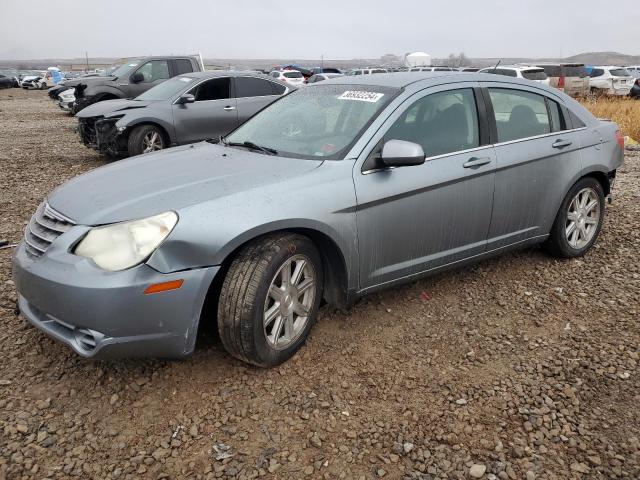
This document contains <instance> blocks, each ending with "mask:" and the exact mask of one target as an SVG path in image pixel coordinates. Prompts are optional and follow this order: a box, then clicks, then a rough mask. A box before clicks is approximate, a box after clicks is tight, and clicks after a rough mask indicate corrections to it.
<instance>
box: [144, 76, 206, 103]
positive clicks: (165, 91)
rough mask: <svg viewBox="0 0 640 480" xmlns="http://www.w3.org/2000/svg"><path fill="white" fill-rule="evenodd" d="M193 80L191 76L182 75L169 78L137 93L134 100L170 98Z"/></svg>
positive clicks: (191, 83)
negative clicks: (139, 93) (141, 92)
mask: <svg viewBox="0 0 640 480" xmlns="http://www.w3.org/2000/svg"><path fill="white" fill-rule="evenodd" d="M194 80H195V78H193V77H183V76H182V75H179V76H177V77H173V78H170V79H169V80H165V81H164V82H162V83H159V84H158V85H156V86H155V87H153V88H150V89H149V90H147V91H146V92H144V93H143V94H141V95H138V96H137V97H136V98H135V100H170V99H172V98H173V97H174V96H176V95H177V94H178V93H180V92H181V91H182V90H184V89H185V88H186V87H188V86H191V85H193V82H194Z"/></svg>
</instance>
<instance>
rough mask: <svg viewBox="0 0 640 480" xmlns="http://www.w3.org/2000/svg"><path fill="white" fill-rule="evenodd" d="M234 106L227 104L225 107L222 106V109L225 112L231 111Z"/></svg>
mask: <svg viewBox="0 0 640 480" xmlns="http://www.w3.org/2000/svg"><path fill="white" fill-rule="evenodd" d="M235 109H236V107H232V106H231V105H227V106H226V107H224V109H223V110H224V111H225V112H231V111H232V110H235Z"/></svg>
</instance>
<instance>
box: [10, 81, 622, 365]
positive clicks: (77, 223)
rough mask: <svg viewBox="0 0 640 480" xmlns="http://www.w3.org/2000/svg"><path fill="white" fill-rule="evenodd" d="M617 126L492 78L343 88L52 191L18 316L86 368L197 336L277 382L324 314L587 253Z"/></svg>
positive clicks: (306, 93)
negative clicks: (522, 261)
mask: <svg viewBox="0 0 640 480" xmlns="http://www.w3.org/2000/svg"><path fill="white" fill-rule="evenodd" d="M622 145H623V144H622V137H621V135H620V132H619V131H618V127H617V126H616V124H614V123H612V122H609V121H602V120H597V119H596V118H594V117H593V116H592V115H591V114H590V113H589V112H588V111H587V110H585V109H584V108H583V107H582V106H580V105H579V104H578V103H576V102H575V101H574V100H572V99H571V98H570V97H568V96H567V95H565V94H564V93H561V92H559V91H557V90H555V89H550V88H548V87H546V86H543V85H535V84H532V83H531V82H526V81H522V80H517V79H511V78H508V77H504V76H497V75H488V74H474V73H470V74H460V73H444V74H438V73H421V74H415V73H395V74H380V75H370V76H367V77H362V76H360V77H342V78H339V79H334V80H327V81H325V82H321V83H320V84H319V85H311V86H309V87H308V88H305V89H300V90H298V91H295V92H293V93H291V94H290V95H287V96H285V97H283V98H282V99H280V100H278V101H277V102H275V103H273V104H272V105H271V106H269V107H268V108H266V109H264V110H263V111H262V112H260V113H258V114H257V115H256V116H254V117H253V118H252V119H250V120H249V121H248V122H246V123H245V124H244V125H242V126H241V127H239V128H238V129H236V130H235V131H234V132H233V133H231V134H230V135H229V136H227V137H226V138H223V139H222V141H221V142H220V143H217V144H215V143H208V142H202V143H199V144H196V145H188V146H183V147H176V148H174V149H171V150H167V151H161V152H157V153H154V154H151V155H143V156H139V157H136V158H133V159H129V160H125V161H123V162H119V163H118V164H114V165H110V166H106V167H102V168H98V169H96V170H93V171H91V172H89V173H87V174H84V175H81V176H79V177H77V178H75V179H73V180H71V181H69V182H67V183H66V184H64V185H63V186H61V187H59V188H58V189H56V190H55V191H54V192H52V193H51V194H50V195H49V196H48V197H47V199H46V200H45V201H44V203H43V204H42V205H41V206H40V207H39V208H38V210H37V211H36V213H35V215H34V216H33V218H32V219H31V221H30V222H29V224H28V227H27V229H26V232H25V238H24V240H23V241H22V243H21V244H20V245H19V247H18V248H17V250H16V252H15V256H14V259H13V268H14V279H15V284H16V287H17V290H18V293H19V296H18V298H19V307H20V310H21V311H22V313H23V315H24V316H25V317H26V318H27V319H28V320H29V321H30V322H31V323H32V324H33V325H35V326H36V327H38V328H40V329H42V330H43V331H45V332H46V333H48V334H49V335H51V336H53V337H55V338H56V339H58V340H60V341H62V342H64V343H66V344H67V345H69V346H70V347H71V348H73V349H74V350H75V351H76V352H78V353H79V354H80V355H83V356H86V357H101V358H102V357H115V356H141V355H142V356H166V357H181V356H185V355H188V354H190V353H191V352H192V351H193V349H194V344H195V339H196V333H197V330H198V327H199V325H201V324H204V323H210V322H215V323H216V324H217V327H218V329H219V332H220V337H221V339H222V343H223V345H224V346H225V347H226V349H227V350H228V351H229V353H230V354H232V355H233V356H235V357H237V358H239V359H242V360H244V361H247V362H250V363H253V364H256V365H261V366H270V365H276V364H278V363H281V362H283V361H284V360H286V359H287V358H289V357H290V356H291V355H293V354H294V352H296V350H298V348H300V346H301V345H302V344H303V343H304V341H305V339H306V337H307V335H308V333H309V330H310V329H311V327H312V325H313V323H314V320H315V318H316V315H317V311H318V307H319V305H320V303H321V302H322V301H323V300H324V301H326V302H327V303H329V304H332V305H337V306H341V307H345V306H349V305H350V304H352V303H353V301H354V300H355V299H356V298H358V297H359V296H361V295H363V294H366V293H369V292H372V291H374V290H378V289H382V288H386V287H389V286H391V285H395V284H398V283H401V282H407V281H411V280H414V279H416V278H418V277H421V276H424V275H427V274H431V273H434V272H438V271H441V270H443V269H446V268H450V267H456V266H460V265H464V264H467V263H470V262H475V261H478V260H480V259H483V258H486V257H488V256H491V255H496V254H499V253H502V252H505V251H508V250H511V249H514V248H520V247H524V246H526V245H531V244H534V243H540V242H544V245H545V247H546V249H547V250H548V251H549V252H551V253H553V254H555V255H558V256H561V257H576V256H580V255H583V254H584V253H585V252H586V251H587V250H589V249H590V248H591V246H592V245H593V244H594V242H595V241H596V238H597V237H598V233H599V231H600V228H601V226H602V222H603V218H604V210H605V197H607V196H608V195H609V194H610V192H611V188H612V185H613V180H614V177H615V173H616V169H617V168H618V167H619V166H620V165H621V164H622V161H623V152H622Z"/></svg>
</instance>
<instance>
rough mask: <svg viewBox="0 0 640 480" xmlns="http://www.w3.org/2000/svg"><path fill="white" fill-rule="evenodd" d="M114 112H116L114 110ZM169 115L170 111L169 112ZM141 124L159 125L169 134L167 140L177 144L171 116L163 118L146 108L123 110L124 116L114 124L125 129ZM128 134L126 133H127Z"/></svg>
mask: <svg viewBox="0 0 640 480" xmlns="http://www.w3.org/2000/svg"><path fill="white" fill-rule="evenodd" d="M115 113H116V114H117V113H118V112H115ZM169 115H171V113H169ZM142 124H155V125H158V126H159V127H161V128H162V129H163V130H164V131H165V132H167V135H169V142H170V143H171V144H172V145H175V144H177V140H176V130H175V127H174V126H173V117H170V118H165V117H164V116H162V115H153V114H150V112H149V111H148V110H147V109H146V108H141V109H139V110H136V109H134V110H128V111H126V112H125V115H124V117H122V118H121V119H120V120H118V121H117V122H116V126H117V127H119V128H122V127H124V128H125V129H126V130H125V131H131V130H132V129H133V128H135V127H136V126H138V125H142ZM127 135H128V134H127Z"/></svg>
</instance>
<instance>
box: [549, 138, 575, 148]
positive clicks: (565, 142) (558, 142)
mask: <svg viewBox="0 0 640 480" xmlns="http://www.w3.org/2000/svg"><path fill="white" fill-rule="evenodd" d="M569 145H571V142H570V141H569V140H562V139H560V138H559V139H558V140H556V141H555V142H553V143H552V144H551V146H552V147H553V148H564V147H568V146H569Z"/></svg>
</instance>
